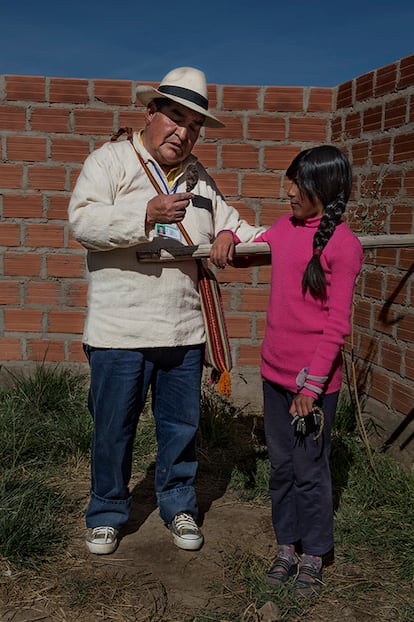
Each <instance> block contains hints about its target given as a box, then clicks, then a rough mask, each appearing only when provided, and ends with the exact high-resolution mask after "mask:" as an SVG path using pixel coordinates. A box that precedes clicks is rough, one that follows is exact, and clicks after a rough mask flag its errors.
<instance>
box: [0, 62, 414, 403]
mask: <svg viewBox="0 0 414 622" xmlns="http://www.w3.org/2000/svg"><path fill="white" fill-rule="evenodd" d="M135 86H136V83H135V82H132V81H129V80H93V79H91V80H83V79H66V78H46V77H32V76H13V75H6V76H0V131H1V163H0V187H1V189H2V192H1V195H0V213H1V222H0V244H1V246H2V250H3V253H2V259H1V263H0V268H1V270H2V274H3V278H2V286H1V289H0V304H1V307H0V321H1V324H0V362H1V363H3V364H4V366H6V367H9V366H13V367H19V366H20V367H26V366H28V365H29V364H30V363H32V362H33V361H39V360H43V359H45V360H46V361H51V362H62V363H65V364H68V365H69V364H84V362H85V359H84V355H83V352H82V348H81V332H82V323H83V316H84V310H85V294H86V284H85V278H84V275H85V272H84V250H83V249H82V248H81V247H80V246H79V245H78V244H77V243H76V242H75V241H74V240H73V238H72V237H71V233H70V229H69V226H68V223H67V218H66V210H67V204H68V201H69V197H70V193H71V190H72V188H73V185H74V183H75V181H76V177H77V175H78V173H79V170H80V168H81V165H82V162H83V160H84V159H85V157H86V156H87V154H88V153H89V152H90V151H91V150H93V149H94V148H95V147H97V146H99V145H101V144H102V143H103V142H104V141H106V140H108V139H109V137H110V136H111V134H112V133H113V132H114V131H116V130H117V129H118V128H119V127H121V126H125V125H129V126H132V127H134V128H136V129H138V128H140V127H142V125H143V118H144V114H143V109H142V108H141V107H139V106H137V102H136V101H135V95H134V92H135ZM413 97H414V57H408V58H405V59H402V60H401V61H398V62H396V63H394V64H392V65H390V66H387V67H384V68H380V69H377V70H376V71H373V72H371V73H369V74H366V75H364V76H360V77H357V78H355V79H354V80H352V81H350V82H347V83H346V84H343V85H340V86H339V87H337V88H334V89H331V88H316V87H306V88H302V87H280V86H268V87H259V86H257V87H256V86H251V87H242V86H227V85H210V86H209V98H210V103H211V107H212V108H213V109H214V110H215V112H216V114H217V115H218V116H219V117H220V118H221V119H222V120H223V121H224V122H225V123H226V127H225V128H223V129H219V130H212V129H206V130H205V133H204V134H203V135H202V137H201V140H200V141H199V143H198V145H197V147H196V150H195V153H196V154H197V155H198V156H199V158H200V159H201V161H202V162H203V163H204V164H205V165H206V166H207V168H208V169H209V170H210V172H211V173H212V175H213V176H214V177H215V179H216V181H217V183H218V185H219V187H220V189H221V190H222V192H223V193H224V194H225V195H226V197H228V200H229V201H230V202H232V203H233V204H234V205H235V206H236V207H237V208H238V209H239V210H240V212H241V214H242V216H243V217H245V218H246V219H247V220H248V221H250V222H252V223H256V224H266V225H269V224H270V223H271V222H273V220H274V219H275V218H276V217H277V216H278V215H279V214H281V213H283V212H284V211H286V210H287V209H288V206H287V204H286V202H284V199H285V197H286V195H285V190H284V181H285V180H284V171H285V169H286V166H287V165H288V164H289V162H290V161H291V159H292V157H293V156H294V155H295V154H296V153H297V152H298V151H300V150H301V149H302V148H304V147H306V146H312V145H314V144H319V143H323V142H336V143H337V144H338V145H339V146H343V147H345V149H346V150H347V151H348V153H349V155H350V157H351V160H352V161H353V164H354V167H355V173H356V184H355V191H354V198H353V206H354V207H358V213H357V214H356V215H355V216H354V217H353V219H352V221H353V226H354V227H356V228H357V227H359V228H360V230H361V232H363V233H365V232H367V230H368V229H369V231H368V232H369V233H371V232H373V230H374V229H378V226H379V228H380V229H381V231H385V232H389V233H409V232H411V233H412V232H413V216H412V213H413V210H412V207H413V200H414V164H413V159H414V140H413V139H414V112H413V109H412V107H411V100H412V98H413ZM375 182H377V184H376V185H374V186H372V184H375ZM369 184H371V186H370V185H369ZM379 186H380V192H378V188H379ZM373 187H374V189H375V191H376V192H375V193H373V190H372V188H373ZM373 195H375V196H373ZM358 214H359V215H358ZM361 214H363V217H362V216H361ZM382 220H383V222H382ZM379 221H381V223H379ZM367 228H368V229H367ZM376 232H377V231H376ZM412 262H413V253H412V249H389V250H377V251H370V252H369V253H366V268H365V269H364V273H363V275H362V277H361V279H360V284H359V290H358V291H359V294H360V296H359V298H358V304H357V306H356V310H355V322H356V344H357V349H358V355H359V357H360V366H359V367H360V375H361V378H362V377H363V376H364V388H366V389H367V391H368V393H369V395H370V396H371V397H372V398H374V399H375V400H378V401H379V402H383V403H385V404H386V405H387V406H388V407H390V408H394V409H396V410H397V411H398V412H399V413H400V414H402V415H408V414H409V411H410V410H411V408H412V404H413V397H414V351H413V342H414V317H413V311H412V297H413V293H412V285H411V280H412V279H411V280H410V279H409V278H407V275H409V270H410V268H411V269H412ZM269 275H270V268H269V267H268V266H264V267H255V268H252V269H246V270H236V269H231V268H229V269H226V271H224V272H222V273H220V274H219V278H220V281H221V282H222V283H223V297H224V301H225V306H226V310H227V317H228V323H229V331H230V336H231V340H232V347H233V353H234V362H235V371H236V375H237V372H239V374H242V375H243V374H246V373H249V372H252V373H253V374H256V376H257V369H258V364H259V350H260V343H261V339H262V337H263V328H264V319H265V311H266V303H267V293H268V283H269ZM368 372H369V373H368ZM256 384H257V385H258V390H259V391H260V386H259V385H260V381H259V380H257V382H256Z"/></svg>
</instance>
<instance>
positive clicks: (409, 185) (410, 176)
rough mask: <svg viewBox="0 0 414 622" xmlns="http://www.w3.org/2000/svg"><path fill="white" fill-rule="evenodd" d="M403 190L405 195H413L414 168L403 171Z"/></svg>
mask: <svg viewBox="0 0 414 622" xmlns="http://www.w3.org/2000/svg"><path fill="white" fill-rule="evenodd" d="M404 190H405V194H406V195H407V196H409V197H413V196H414V170H411V171H407V172H406V173H405V178H404Z"/></svg>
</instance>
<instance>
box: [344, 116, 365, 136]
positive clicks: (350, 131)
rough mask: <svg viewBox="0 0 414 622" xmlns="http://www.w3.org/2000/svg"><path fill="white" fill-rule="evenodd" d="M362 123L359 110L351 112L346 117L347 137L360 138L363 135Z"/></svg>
mask: <svg viewBox="0 0 414 622" xmlns="http://www.w3.org/2000/svg"><path fill="white" fill-rule="evenodd" d="M361 131H362V123H361V115H360V113H359V112H351V113H350V114H348V115H347V116H346V118H345V136H346V137H347V138H359V137H360V136H361Z"/></svg>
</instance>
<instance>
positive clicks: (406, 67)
mask: <svg viewBox="0 0 414 622" xmlns="http://www.w3.org/2000/svg"><path fill="white" fill-rule="evenodd" d="M413 84H414V55H411V56H406V57H405V58H403V59H401V60H400V78H399V80H398V84H397V87H398V88H399V89H405V88H406V87H407V86H412V85H413Z"/></svg>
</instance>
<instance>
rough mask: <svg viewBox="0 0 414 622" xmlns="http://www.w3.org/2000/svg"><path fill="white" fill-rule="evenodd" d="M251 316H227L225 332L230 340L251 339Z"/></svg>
mask: <svg viewBox="0 0 414 622" xmlns="http://www.w3.org/2000/svg"><path fill="white" fill-rule="evenodd" d="M251 321H252V319H251V316H249V315H231V314H230V313H228V314H227V330H228V333H229V337H230V338H231V339H243V338H244V339H248V338H249V337H251Z"/></svg>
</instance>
